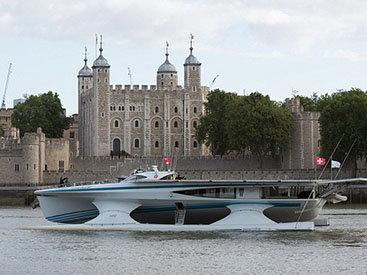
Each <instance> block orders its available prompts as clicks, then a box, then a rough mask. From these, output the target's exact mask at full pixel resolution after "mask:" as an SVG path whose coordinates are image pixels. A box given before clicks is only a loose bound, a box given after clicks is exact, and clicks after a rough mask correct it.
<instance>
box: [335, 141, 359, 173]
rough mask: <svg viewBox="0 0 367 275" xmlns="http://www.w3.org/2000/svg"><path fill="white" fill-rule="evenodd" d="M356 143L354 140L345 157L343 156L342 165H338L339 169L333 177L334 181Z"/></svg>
mask: <svg viewBox="0 0 367 275" xmlns="http://www.w3.org/2000/svg"><path fill="white" fill-rule="evenodd" d="M356 141H357V139H355V140H354V141H353V144H352V146H350V148H349V151H348V153H347V155H346V156H345V158H344V160H343V162H342V164H341V165H340V167H339V170H338V172H337V173H336V175H335V179H336V178H337V176H338V175H339V172H340V170H341V169H342V167H343V165H344V163H345V161H346V160H347V158H348V156H349V154H350V152H351V151H352V148H353V146H354V144H355V143H356Z"/></svg>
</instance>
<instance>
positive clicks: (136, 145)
mask: <svg viewBox="0 0 367 275" xmlns="http://www.w3.org/2000/svg"><path fill="white" fill-rule="evenodd" d="M134 147H135V148H139V147H140V140H139V139H137V138H136V139H135V140H134Z"/></svg>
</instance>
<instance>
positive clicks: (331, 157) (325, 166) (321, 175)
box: [318, 134, 345, 179]
mask: <svg viewBox="0 0 367 275" xmlns="http://www.w3.org/2000/svg"><path fill="white" fill-rule="evenodd" d="M344 135H345V134H343V135H342V137H341V138H340V139H339V141H338V144H337V145H336V146H335V148H334V151H333V152H332V153H331V155H330V157H329V159H328V160H327V162H326V164H325V165H324V168H323V169H322V171H321V173H320V176H319V178H318V179H320V178H321V176H322V174H323V173H324V171H325V169H326V167H327V165H328V164H329V162H330V159H331V158H332V157H333V155H334V153H335V151H336V149H337V148H338V146H339V144H340V142H341V141H342V139H343V137H344ZM331 169H333V168H331Z"/></svg>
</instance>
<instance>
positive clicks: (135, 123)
mask: <svg viewBox="0 0 367 275" xmlns="http://www.w3.org/2000/svg"><path fill="white" fill-rule="evenodd" d="M134 126H135V128H138V127H139V120H135V122H134Z"/></svg>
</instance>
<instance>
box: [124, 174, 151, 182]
mask: <svg viewBox="0 0 367 275" xmlns="http://www.w3.org/2000/svg"><path fill="white" fill-rule="evenodd" d="M146 178H147V177H146V176H142V175H131V176H129V177H127V178H126V179H124V180H123V181H136V180H141V179H146Z"/></svg>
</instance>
